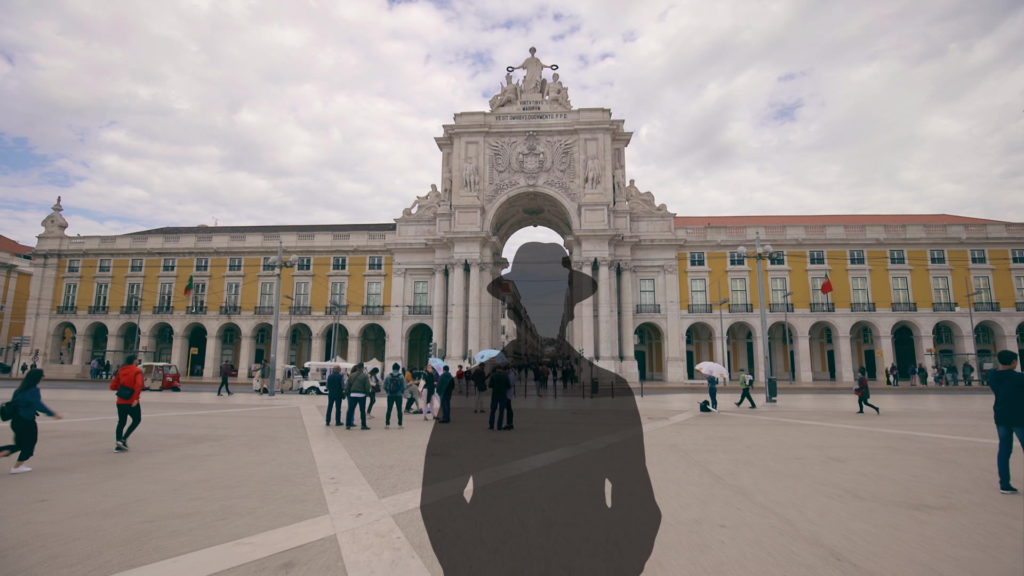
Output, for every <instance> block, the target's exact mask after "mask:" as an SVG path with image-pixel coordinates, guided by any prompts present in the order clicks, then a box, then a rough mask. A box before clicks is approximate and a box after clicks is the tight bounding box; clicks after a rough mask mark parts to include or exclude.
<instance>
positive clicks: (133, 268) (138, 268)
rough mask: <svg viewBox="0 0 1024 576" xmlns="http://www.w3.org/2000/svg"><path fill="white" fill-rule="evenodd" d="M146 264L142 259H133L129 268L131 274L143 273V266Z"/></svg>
mask: <svg viewBox="0 0 1024 576" xmlns="http://www.w3.org/2000/svg"><path fill="white" fill-rule="evenodd" d="M143 262H145V260H143V259H142V258H132V262H131V264H130V265H129V267H128V271H129V272H142V264H143Z"/></svg>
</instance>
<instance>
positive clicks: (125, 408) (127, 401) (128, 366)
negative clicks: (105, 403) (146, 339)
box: [110, 356, 145, 452]
mask: <svg viewBox="0 0 1024 576" xmlns="http://www.w3.org/2000/svg"><path fill="white" fill-rule="evenodd" d="M122 386H124V387H125V388H130V389H131V390H132V392H131V394H128V393H127V390H126V391H125V392H124V394H122V393H121V390H120V388H121V387H122ZM143 388H145V376H143V374H142V368H139V366H138V364H137V363H136V361H135V356H128V357H127V358H125V361H124V366H121V368H119V369H118V371H117V374H114V379H113V380H111V381H110V389H111V390H115V391H117V392H118V394H117V403H116V405H117V427H116V428H114V452H127V451H128V437H129V436H131V435H132V432H135V429H136V428H138V427H139V424H140V423H141V422H142V405H141V404H140V403H139V396H141V395H142V389H143ZM129 416H130V417H131V419H132V423H131V425H130V426H128V430H125V429H124V425H125V424H126V423H127V422H128V417H129Z"/></svg>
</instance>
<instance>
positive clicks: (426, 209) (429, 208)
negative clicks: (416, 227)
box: [402, 184, 444, 218]
mask: <svg viewBox="0 0 1024 576" xmlns="http://www.w3.org/2000/svg"><path fill="white" fill-rule="evenodd" d="M443 200H444V198H443V197H442V195H441V192H440V191H439V190H438V189H437V185H436V184H431V185H430V191H429V192H427V194H426V195H425V196H417V197H416V199H415V200H413V203H412V206H409V207H408V208H406V209H405V210H402V217H403V218H409V217H414V218H415V217H427V216H433V215H435V214H437V209H438V208H439V207H440V206H441V202H442V201H443Z"/></svg>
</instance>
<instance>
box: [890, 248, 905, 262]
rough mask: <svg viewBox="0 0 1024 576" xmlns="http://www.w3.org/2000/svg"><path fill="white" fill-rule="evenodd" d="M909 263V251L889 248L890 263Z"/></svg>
mask: <svg viewBox="0 0 1024 576" xmlns="http://www.w3.org/2000/svg"><path fill="white" fill-rule="evenodd" d="M906 263H907V253H906V252H905V251H903V250H889V264H895V265H904V264H906Z"/></svg>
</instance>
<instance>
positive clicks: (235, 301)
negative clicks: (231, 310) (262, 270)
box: [224, 282, 242, 307]
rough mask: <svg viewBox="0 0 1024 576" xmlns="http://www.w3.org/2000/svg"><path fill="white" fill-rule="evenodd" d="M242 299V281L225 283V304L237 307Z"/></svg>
mask: <svg viewBox="0 0 1024 576" xmlns="http://www.w3.org/2000/svg"><path fill="white" fill-rule="evenodd" d="M241 301H242V283H241V282H228V283H227V284H225V285H224V305H225V306H231V307H235V306H238V305H239V303H240V302H241Z"/></svg>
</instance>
